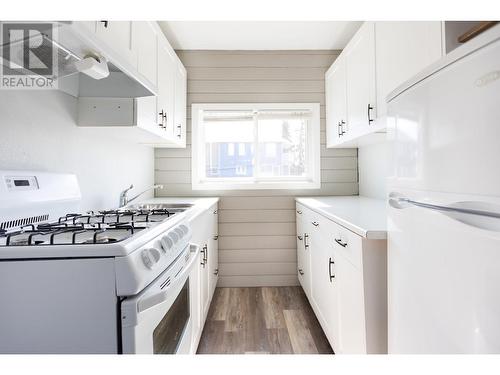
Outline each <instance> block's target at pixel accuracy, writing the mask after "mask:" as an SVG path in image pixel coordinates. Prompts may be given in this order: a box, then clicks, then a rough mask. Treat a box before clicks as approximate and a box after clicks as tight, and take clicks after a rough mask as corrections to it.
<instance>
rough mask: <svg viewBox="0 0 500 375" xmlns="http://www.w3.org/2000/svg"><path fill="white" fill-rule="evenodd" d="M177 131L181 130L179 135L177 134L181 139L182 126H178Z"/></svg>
mask: <svg viewBox="0 0 500 375" xmlns="http://www.w3.org/2000/svg"><path fill="white" fill-rule="evenodd" d="M177 129H179V134H177V138H181V137H182V126H181V125H177Z"/></svg>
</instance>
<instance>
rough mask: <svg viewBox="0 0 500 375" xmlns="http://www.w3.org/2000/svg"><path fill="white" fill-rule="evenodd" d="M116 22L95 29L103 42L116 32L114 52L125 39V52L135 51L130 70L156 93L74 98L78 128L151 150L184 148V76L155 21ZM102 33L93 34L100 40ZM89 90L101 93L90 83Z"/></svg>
mask: <svg viewBox="0 0 500 375" xmlns="http://www.w3.org/2000/svg"><path fill="white" fill-rule="evenodd" d="M120 22H121V21H119V22H111V21H109V23H108V24H107V25H108V26H107V27H105V26H104V24H102V23H101V22H98V23H97V26H96V28H97V30H98V31H99V29H100V28H101V29H102V28H105V29H107V31H109V32H110V33H111V34H110V35H109V36H106V38H107V39H106V40H107V41H108V42H110V41H112V40H114V36H113V35H115V34H117V33H119V34H120V38H121V39H120V41H119V42H117V47H118V49H119V50H122V49H123V48H122V47H121V46H123V45H124V44H125V39H129V38H130V45H131V48H132V49H133V50H134V51H135V52H136V60H135V64H134V66H135V67H137V70H138V73H139V74H140V75H141V76H143V77H144V78H145V79H146V80H148V81H150V84H151V85H154V86H155V87H156V88H157V95H156V96H146V97H138V98H122V97H106V98H102V97H98V96H99V95H94V96H92V97H80V98H79V99H78V125H79V126H95V127H104V128H108V131H109V132H110V133H109V135H110V137H113V138H117V139H123V140H125V141H134V142H136V143H141V144H145V145H150V146H154V147H176V148H179V147H186V100H187V92H186V84H187V76H186V70H185V68H184V66H183V65H182V62H181V61H180V59H179V58H178V57H177V55H176V54H175V52H174V50H173V49H172V47H171V46H170V44H169V43H168V41H167V39H166V38H165V36H164V35H163V33H162V31H161V30H160V28H159V26H158V25H157V24H156V23H155V22H146V21H134V22H132V23H131V24H130V27H128V26H126V25H125V23H123V22H122V23H120ZM88 26H89V25H87V23H86V24H85V25H81V26H80V27H81V28H87V29H88ZM128 30H129V31H130V32H128ZM103 33H104V30H101V32H100V33H99V32H97V34H98V35H99V36H100V37H101V38H104V35H107V34H105V33H104V34H103ZM124 34H127V35H128V36H124ZM112 74H113V73H112ZM112 74H111V75H112ZM111 78H112V77H111ZM117 84H119V83H118V82H117ZM108 86H109V83H108ZM92 87H93V90H94V91H96V92H98V91H102V90H105V88H104V87H100V86H99V81H94V82H92ZM96 96H97V97H96Z"/></svg>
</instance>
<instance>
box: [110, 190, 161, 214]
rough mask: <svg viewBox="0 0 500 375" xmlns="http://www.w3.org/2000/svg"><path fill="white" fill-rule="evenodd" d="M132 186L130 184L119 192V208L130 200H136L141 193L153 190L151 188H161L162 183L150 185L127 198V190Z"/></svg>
mask: <svg viewBox="0 0 500 375" xmlns="http://www.w3.org/2000/svg"><path fill="white" fill-rule="evenodd" d="M133 188H134V185H130V187H129V188H128V189H125V190H123V191H122V192H121V193H120V206H119V208H122V207H125V206H126V205H127V204H129V203H130V202H132V201H134V200H136V199H137V198H139V197H140V196H141V195H142V194H144V193H146V192H148V191H150V190H153V189H163V185H153V186H152V187H150V188H148V189H146V190H144V191H141V192H140V193H139V194H137V195H135V196H134V197H132V198H130V199H129V198H128V192H129V190H131V189H133Z"/></svg>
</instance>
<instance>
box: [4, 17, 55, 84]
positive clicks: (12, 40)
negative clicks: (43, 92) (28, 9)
mask: <svg viewBox="0 0 500 375" xmlns="http://www.w3.org/2000/svg"><path fill="white" fill-rule="evenodd" d="M1 32H2V35H1V43H2V48H1V51H0V53H1V56H0V57H1V59H2V65H1V67H0V68H1V72H0V83H1V84H0V88H2V89H52V88H56V87H55V77H56V76H57V72H56V70H57V55H55V54H56V52H57V51H56V50H55V48H54V44H53V42H52V41H53V40H54V27H53V24H52V23H18V22H12V23H10V22H2V28H1Z"/></svg>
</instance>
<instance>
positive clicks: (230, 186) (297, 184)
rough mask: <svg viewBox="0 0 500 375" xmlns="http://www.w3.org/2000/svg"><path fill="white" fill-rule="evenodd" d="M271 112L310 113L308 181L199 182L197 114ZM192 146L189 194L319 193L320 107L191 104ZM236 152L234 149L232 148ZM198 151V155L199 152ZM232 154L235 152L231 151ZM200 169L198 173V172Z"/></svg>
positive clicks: (201, 163)
mask: <svg viewBox="0 0 500 375" xmlns="http://www.w3.org/2000/svg"><path fill="white" fill-rule="evenodd" d="M238 109H250V110H272V109H277V110H279V109H292V110H293V109H297V110H299V109H302V110H310V111H311V121H310V122H309V128H308V129H307V147H308V150H307V153H308V156H309V163H308V165H307V170H308V171H310V177H309V178H308V179H306V180H304V179H303V178H302V177H283V178H274V181H272V182H271V181H255V180H254V179H252V178H242V179H239V180H237V179H235V178H230V179H223V178H217V179H215V178H214V179H210V178H208V179H205V180H201V179H200V172H203V170H204V169H205V168H204V165H205V163H204V161H205V160H204V158H205V152H204V143H203V140H204V137H203V134H202V132H203V129H199V127H198V124H199V120H200V114H201V113H202V112H203V111H205V110H238ZM191 119H192V121H191V129H192V133H191V134H192V142H191V143H192V145H191V156H192V159H191V181H192V189H193V190H260V189H280V190H302V189H319V188H320V187H321V171H320V148H321V147H320V104H319V103H203V104H201V103H198V104H192V116H191ZM235 148H236V147H235ZM200 150H201V152H199V151H200ZM235 151H236V150H235ZM200 168H202V170H200Z"/></svg>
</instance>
